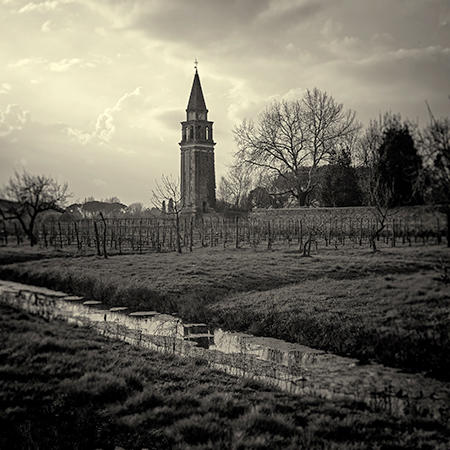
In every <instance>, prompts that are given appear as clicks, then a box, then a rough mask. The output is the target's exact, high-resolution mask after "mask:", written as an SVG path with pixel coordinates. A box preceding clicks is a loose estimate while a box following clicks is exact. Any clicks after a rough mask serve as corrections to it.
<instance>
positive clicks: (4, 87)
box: [0, 83, 11, 94]
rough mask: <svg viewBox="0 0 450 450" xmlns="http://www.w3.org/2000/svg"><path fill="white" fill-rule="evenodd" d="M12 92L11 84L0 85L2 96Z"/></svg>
mask: <svg viewBox="0 0 450 450" xmlns="http://www.w3.org/2000/svg"><path fill="white" fill-rule="evenodd" d="M10 91H11V85H10V84H9V83H2V84H0V94H9V92H10Z"/></svg>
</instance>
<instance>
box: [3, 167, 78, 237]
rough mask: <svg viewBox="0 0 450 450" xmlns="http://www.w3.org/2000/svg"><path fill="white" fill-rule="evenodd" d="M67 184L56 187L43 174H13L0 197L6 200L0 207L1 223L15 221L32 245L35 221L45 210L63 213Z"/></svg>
mask: <svg viewBox="0 0 450 450" xmlns="http://www.w3.org/2000/svg"><path fill="white" fill-rule="evenodd" d="M67 189H68V187H67V183H64V184H59V183H58V182H57V181H56V180H54V179H53V178H50V177H47V176H44V175H32V174H30V173H28V172H26V171H23V172H22V173H19V172H15V173H14V176H13V177H11V178H10V179H9V181H8V183H7V184H6V185H5V186H4V188H3V189H2V191H1V193H0V195H1V196H2V197H4V198H5V199H6V200H9V203H8V206H6V207H4V208H0V214H1V216H2V218H3V219H4V220H16V221H17V222H19V224H20V226H21V227H22V230H23V231H24V233H25V234H26V235H27V236H28V238H29V240H30V244H31V245H35V244H36V243H37V237H36V235H35V225H36V220H37V218H38V217H39V215H41V214H42V213H43V212H45V211H51V210H54V211H62V206H63V204H64V202H65V201H66V199H67V198H68V197H69V194H68V192H67Z"/></svg>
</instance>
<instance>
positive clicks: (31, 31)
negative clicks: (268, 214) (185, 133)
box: [0, 0, 450, 205]
mask: <svg viewBox="0 0 450 450" xmlns="http://www.w3.org/2000/svg"><path fill="white" fill-rule="evenodd" d="M449 5H450V2H449V1H448V0H421V1H420V0H376V1H375V0H328V1H325V0H323V1H321V0H286V1H285V0H189V1H187V0H109V1H108V0H46V1H27V0H0V67H1V69H0V185H4V184H5V182H6V181H7V180H8V178H9V177H10V175H11V174H12V173H13V171H14V170H15V169H18V170H21V169H22V168H25V169H26V170H28V171H30V172H33V173H45V174H49V175H52V176H54V177H56V178H58V179H59V180H60V181H67V182H68V183H69V187H70V190H71V192H72V193H73V197H72V199H71V201H77V200H83V199H84V198H85V197H87V196H91V195H92V196H94V197H96V198H98V199H100V198H106V197H111V196H118V197H119V198H120V199H121V200H122V201H123V202H124V203H126V204H130V203H132V202H143V203H144V204H146V205H149V204H150V201H151V190H152V186H153V184H154V180H155V179H157V178H160V176H161V174H162V173H166V174H168V173H172V174H174V175H177V174H178V171H179V153H180V150H179V146H178V142H179V141H180V135H181V132H180V123H179V122H180V121H181V120H184V118H185V109H186V105H187V101H188V97H189V92H190V89H191V85H192V79H193V75H194V67H193V65H194V64H193V61H194V59H195V58H198V61H199V74H200V79H201V82H202V86H203V92H204V95H205V100H206V104H207V107H208V109H209V118H210V120H213V121H214V122H215V124H214V127H215V140H216V142H217V145H216V180H217V183H218V181H219V178H220V176H221V175H222V174H224V173H225V171H226V167H227V165H228V164H229V163H230V162H231V159H232V156H233V153H234V152H235V151H236V148H235V144H234V142H233V135H232V129H233V127H234V125H235V124H237V123H238V122H240V121H241V120H242V119H243V118H251V117H254V116H255V115H256V114H257V113H258V112H259V111H261V110H262V109H263V108H264V106H265V105H266V104H267V103H268V102H270V101H271V100H273V99H278V98H292V97H295V96H301V95H302V93H303V92H304V90H305V89H307V88H313V87H318V88H319V89H322V90H326V91H327V92H328V93H330V94H331V95H332V96H333V97H334V98H335V99H336V100H337V101H338V102H342V103H344V105H345V106H346V107H347V108H351V109H354V110H356V112H357V114H358V117H359V119H360V120H361V121H362V122H363V123H367V122H368V120H369V119H370V118H373V117H377V116H378V114H379V113H382V112H384V111H387V110H391V111H393V112H400V113H402V115H403V116H405V117H409V118H410V119H413V120H419V121H420V122H421V123H422V124H423V123H426V122H427V113H426V106H425V100H428V102H429V103H430V105H431V107H432V109H433V111H434V112H435V114H437V115H449V113H450V101H449V94H450V7H449Z"/></svg>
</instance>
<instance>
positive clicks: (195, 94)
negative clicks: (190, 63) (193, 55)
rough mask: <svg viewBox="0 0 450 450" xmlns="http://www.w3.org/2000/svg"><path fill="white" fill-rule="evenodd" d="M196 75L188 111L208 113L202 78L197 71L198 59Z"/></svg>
mask: <svg viewBox="0 0 450 450" xmlns="http://www.w3.org/2000/svg"><path fill="white" fill-rule="evenodd" d="M195 62H196V65H195V66H194V67H195V75H194V81H193V83H192V89H191V95H190V97H189V102H188V106H187V109H186V111H187V112H189V111H196V112H208V110H207V109H206V103H205V98H204V97H203V91H202V85H201V84H200V77H199V76H198V71H197V64H198V62H197V59H196V60H195Z"/></svg>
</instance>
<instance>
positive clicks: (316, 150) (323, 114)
mask: <svg viewBox="0 0 450 450" xmlns="http://www.w3.org/2000/svg"><path fill="white" fill-rule="evenodd" d="M359 129H360V124H359V122H358V121H357V120H356V118H355V112H353V111H351V110H347V111H346V110H344V106H343V105H342V104H339V103H336V101H335V100H334V99H333V97H331V96H329V95H328V94H327V93H326V92H321V91H320V90H318V89H313V90H312V91H310V90H308V91H306V93H305V95H304V96H303V98H302V99H300V100H295V101H284V100H283V101H279V102H274V103H272V104H271V105H270V106H269V107H268V108H267V109H266V110H265V111H264V112H263V113H261V114H260V115H259V117H258V120H257V122H256V123H254V122H253V121H247V120H244V121H243V122H242V124H241V125H239V126H237V127H236V128H235V130H234V135H235V140H236V143H237V145H238V149H239V150H238V152H237V153H236V158H237V159H238V160H239V161H241V163H242V164H246V165H249V166H253V167H257V168H259V169H261V170H263V171H265V172H270V173H272V174H274V175H276V176H279V177H281V178H283V179H284V180H285V181H286V187H287V188H286V191H285V192H284V193H289V194H291V195H292V196H294V197H295V198H296V200H297V202H298V204H299V205H300V206H303V205H305V204H307V203H308V197H309V196H310V194H311V192H312V191H313V190H314V188H315V182H314V173H315V171H316V169H317V167H318V166H319V165H320V164H321V163H323V162H325V161H327V159H328V158H329V157H330V156H331V155H333V153H334V152H335V151H336V148H337V147H338V146H339V143H340V142H341V140H343V139H348V138H349V137H350V136H354V135H355V134H357V133H358V131H359ZM278 194H283V193H278Z"/></svg>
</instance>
